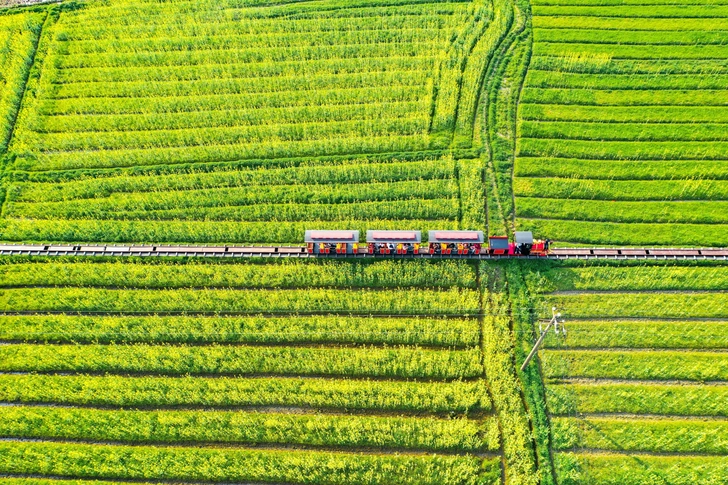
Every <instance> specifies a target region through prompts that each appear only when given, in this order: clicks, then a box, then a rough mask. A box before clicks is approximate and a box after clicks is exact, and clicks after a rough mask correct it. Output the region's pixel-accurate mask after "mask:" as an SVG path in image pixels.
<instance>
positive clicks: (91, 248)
mask: <svg viewBox="0 0 728 485" xmlns="http://www.w3.org/2000/svg"><path fill="white" fill-rule="evenodd" d="M0 255H2V256H114V257H119V256H135V257H209V258H255V257H260V258H320V259H355V258H372V257H376V258H382V257H389V258H423V259H432V258H434V259H438V258H439V259H486V260H487V259H509V258H519V259H696V260H728V248H553V249H552V250H551V252H550V253H549V254H548V256H493V255H490V254H487V253H482V254H468V255H457V254H453V255H433V254H429V252H428V251H427V249H426V248H422V249H420V251H419V253H417V254H409V255H388V256H379V255H377V256H374V255H371V254H368V253H367V252H366V249H364V248H361V249H359V251H358V252H357V253H356V254H348V255H347V254H327V255H314V254H309V253H308V252H307V251H306V248H305V247H301V246H165V245H159V246H118V245H104V246H102V245H57V244H46V245H43V244H0Z"/></svg>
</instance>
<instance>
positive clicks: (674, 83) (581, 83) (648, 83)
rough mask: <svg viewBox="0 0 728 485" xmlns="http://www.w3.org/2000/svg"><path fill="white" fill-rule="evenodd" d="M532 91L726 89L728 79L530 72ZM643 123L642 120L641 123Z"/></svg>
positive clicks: (529, 81)
mask: <svg viewBox="0 0 728 485" xmlns="http://www.w3.org/2000/svg"><path fill="white" fill-rule="evenodd" d="M528 85H529V86H530V87H532V88H558V89H604V90H610V89H624V90H628V89H650V90H658V89H673V90H674V89H680V90H691V89H695V90H701V89H726V87H728V76H724V75H722V74H719V75H714V76H710V75H702V76H701V75H695V74H692V73H691V74H670V75H669V76H666V75H665V74H631V73H630V74H605V73H602V74H600V75H598V76H597V75H594V74H591V73H589V74H582V73H564V72H558V71H529V74H528ZM640 121H642V120H640Z"/></svg>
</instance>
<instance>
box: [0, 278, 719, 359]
mask: <svg viewBox="0 0 728 485" xmlns="http://www.w3.org/2000/svg"><path fill="white" fill-rule="evenodd" d="M231 267H234V266H231ZM218 269H225V270H227V269H228V267H224V268H221V267H219V268H218ZM279 269H280V268H279ZM219 273H220V272H217V273H216V274H219ZM715 331H716V335H714V338H715V339H722V340H726V338H725V335H723V333H722V332H724V331H725V330H724V329H720V327H718V328H716V329H715ZM719 331H720V332H719ZM479 335H480V330H479V329H478V325H477V321H476V320H466V319H455V318H448V319H437V318H416V319H412V318H374V317H347V316H333V315H326V316H291V317H286V318H276V317H263V316H251V317H221V316H215V317H202V316H195V317H192V316H175V317H164V316H144V317H129V316H108V315H107V316H94V317H89V316H80V315H4V316H0V340H6V341H7V340H12V341H24V342H61V343H105V344H108V343H117V344H126V343H189V344H194V343H197V344H202V343H207V344H211V343H221V344H224V343H250V344H255V343H257V344H265V343H279V344H281V343H352V344H374V345H377V344H387V345H426V346H443V347H445V346H447V347H470V346H474V345H477V343H478V339H479ZM719 341H720V340H719Z"/></svg>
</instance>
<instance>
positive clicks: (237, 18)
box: [66, 0, 469, 37]
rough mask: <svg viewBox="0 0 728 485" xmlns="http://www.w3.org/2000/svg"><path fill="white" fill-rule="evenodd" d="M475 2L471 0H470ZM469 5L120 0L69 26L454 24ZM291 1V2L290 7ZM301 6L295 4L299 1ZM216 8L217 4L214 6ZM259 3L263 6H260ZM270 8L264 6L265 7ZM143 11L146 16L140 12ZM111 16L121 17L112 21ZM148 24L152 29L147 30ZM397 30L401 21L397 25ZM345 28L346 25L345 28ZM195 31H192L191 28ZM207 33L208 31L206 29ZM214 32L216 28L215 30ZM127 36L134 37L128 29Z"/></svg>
mask: <svg viewBox="0 0 728 485" xmlns="http://www.w3.org/2000/svg"><path fill="white" fill-rule="evenodd" d="M468 3H469V2H468ZM468 3H464V2H432V1H431V0H417V1H402V0H396V1H376V2H372V1H357V2H328V3H326V4H301V3H300V2H291V1H288V0H287V1H285V2H279V3H278V4H275V3H274V2H259V3H257V4H251V3H246V2H225V3H223V4H219V3H211V2H200V3H199V4H196V5H191V4H190V3H189V2H184V3H177V2H175V3H171V4H170V3H167V4H164V5H150V4H149V3H148V2H147V3H146V4H144V5H143V9H141V10H140V5H139V4H135V5H130V4H128V3H126V4H114V6H113V8H109V6H108V5H98V6H96V7H95V8H94V7H91V6H89V8H85V9H83V10H77V11H74V12H69V13H68V14H67V15H66V17H67V19H68V20H69V23H68V27H67V29H69V30H70V32H76V31H78V32H87V31H89V30H90V31H92V32H93V33H94V35H99V34H101V36H102V37H105V36H109V35H110V36H115V34H116V33H119V32H123V28H124V27H128V28H132V29H133V28H137V29H143V30H141V31H142V32H149V33H151V34H152V35H155V36H156V35H159V29H158V28H157V29H154V28H153V27H159V25H165V26H166V25H170V24H171V26H172V27H174V28H177V29H180V30H182V28H183V27H190V28H191V29H193V30H194V28H195V27H197V28H198V29H208V28H210V27H209V26H210V25H211V24H214V23H215V22H221V23H223V24H225V23H231V22H241V23H242V22H245V21H246V20H248V19H250V20H255V22H256V24H258V23H259V24H261V26H262V28H263V29H264V28H265V27H267V26H268V25H270V24H274V23H276V22H277V23H282V22H280V18H281V17H284V16H287V17H289V19H290V20H295V21H294V22H288V23H289V24H291V27H289V28H288V29H287V28H286V27H285V26H283V27H281V26H279V27H278V31H279V32H286V31H290V29H291V28H293V29H295V28H296V27H297V26H299V25H303V26H304V27H305V26H306V25H307V24H305V23H304V24H301V22H302V21H308V22H309V24H308V25H310V23H315V22H318V24H317V25H316V28H317V29H326V23H327V22H328V21H337V20H338V22H337V23H335V24H333V25H332V26H331V27H330V28H331V29H336V30H342V27H341V25H342V23H344V24H346V23H347V22H349V23H354V24H358V23H360V22H379V23H382V22H386V21H387V19H388V18H390V17H392V18H393V19H394V21H395V22H400V23H401V22H402V17H405V18H410V17H411V18H413V19H414V20H415V21H418V20H419V21H421V20H422V19H423V18H425V19H428V20H430V19H432V17H433V16H436V17H440V18H448V17H451V18H452V19H453V22H457V21H458V20H460V18H458V17H459V15H463V14H464V13H467V12H468V11H469V10H468V7H469V5H468ZM286 4H288V5H286ZM293 4H295V5H293ZM212 7H214V8H212ZM256 7H257V8H256ZM261 7H264V8H261ZM140 11H141V12H143V14H144V15H145V17H144V18H143V19H142V18H140V16H139V12H140ZM170 15H174V16H177V17H178V18H179V24H177V22H174V23H170V22H169V16H170ZM110 20H115V21H118V22H117V23H115V24H114V23H110ZM145 27H146V29H144V28H145ZM394 28H396V25H395V26H394ZM344 30H345V29H344ZM187 32H189V31H187ZM203 32H206V30H203ZM211 34H214V32H211ZM125 36H133V35H132V34H131V33H127V35H125Z"/></svg>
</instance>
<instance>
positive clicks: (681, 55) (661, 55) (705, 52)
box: [533, 9, 728, 59]
mask: <svg viewBox="0 0 728 485" xmlns="http://www.w3.org/2000/svg"><path fill="white" fill-rule="evenodd" d="M652 10H654V9H652ZM726 20H728V19H726ZM569 51H571V52H578V53H579V54H581V55H584V54H587V55H597V56H599V55H607V56H612V57H613V58H617V59H725V58H726V57H728V46H725V45H697V46H696V45H690V46H687V45H684V46H683V45H669V46H663V45H618V44H572V43H568V42H567V43H541V44H535V45H534V48H533V55H534V56H561V55H564V53H565V52H569Z"/></svg>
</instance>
